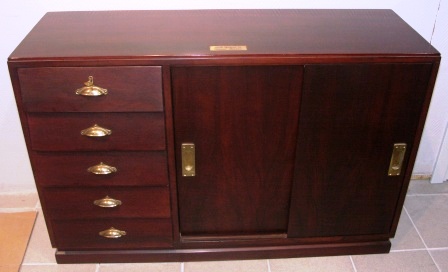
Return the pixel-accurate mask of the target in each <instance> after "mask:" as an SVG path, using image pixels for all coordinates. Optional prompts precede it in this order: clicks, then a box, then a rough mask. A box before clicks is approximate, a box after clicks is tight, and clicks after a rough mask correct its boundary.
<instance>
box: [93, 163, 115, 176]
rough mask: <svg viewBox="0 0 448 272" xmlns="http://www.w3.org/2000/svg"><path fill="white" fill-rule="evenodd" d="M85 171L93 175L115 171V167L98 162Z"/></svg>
mask: <svg viewBox="0 0 448 272" xmlns="http://www.w3.org/2000/svg"><path fill="white" fill-rule="evenodd" d="M87 171H88V172H90V173H92V174H95V175H109V174H112V173H115V172H117V168H115V167H113V166H110V165H107V164H104V163H102V162H100V164H97V165H94V166H91V167H89V168H87Z"/></svg>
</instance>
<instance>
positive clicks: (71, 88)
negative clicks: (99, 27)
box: [18, 66, 163, 112]
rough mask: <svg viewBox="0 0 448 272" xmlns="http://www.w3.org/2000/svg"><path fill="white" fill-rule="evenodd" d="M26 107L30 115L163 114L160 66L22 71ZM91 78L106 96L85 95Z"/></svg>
mask: <svg viewBox="0 0 448 272" xmlns="http://www.w3.org/2000/svg"><path fill="white" fill-rule="evenodd" d="M18 73H19V79H20V86H21V92H22V99H23V105H24V108H25V110H26V111H29V112H103V111H107V112H141V111H162V110H163V96H162V73H161V67H159V66H149V67H145V66H137V67H44V68H22V69H19V71H18ZM89 76H92V77H93V84H94V85H95V86H98V87H101V88H104V89H107V95H101V96H83V95H77V94H76V90H78V89H80V88H82V87H85V84H84V83H85V82H87V81H88V78H89Z"/></svg>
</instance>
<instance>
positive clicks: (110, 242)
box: [51, 219, 173, 250]
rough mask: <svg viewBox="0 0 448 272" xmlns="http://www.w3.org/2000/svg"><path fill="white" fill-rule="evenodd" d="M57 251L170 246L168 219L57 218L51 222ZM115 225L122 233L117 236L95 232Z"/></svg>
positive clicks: (169, 222) (170, 228) (170, 230)
mask: <svg viewBox="0 0 448 272" xmlns="http://www.w3.org/2000/svg"><path fill="white" fill-rule="evenodd" d="M51 224H52V227H53V231H54V237H55V246H56V247H57V248H58V249H59V250H83V249H145V248H169V247H172V240H173V238H172V227H171V221H170V220H169V219H108V220H105V219H103V220H88V221H87V220H80V221H71V220H58V221H52V222H51ZM111 227H113V228H115V229H118V230H122V231H125V232H126V235H123V236H121V237H119V238H105V237H102V236H100V235H99V232H101V231H104V230H108V229H109V228H111Z"/></svg>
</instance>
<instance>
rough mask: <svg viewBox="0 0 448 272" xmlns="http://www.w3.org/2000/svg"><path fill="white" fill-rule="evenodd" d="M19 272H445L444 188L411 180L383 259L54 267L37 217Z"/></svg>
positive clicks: (16, 206)
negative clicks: (398, 222) (390, 243)
mask: <svg viewBox="0 0 448 272" xmlns="http://www.w3.org/2000/svg"><path fill="white" fill-rule="evenodd" d="M24 210H37V211H39V212H40V207H39V203H38V199H37V196H36V195H35V194H28V195H0V212H2V211H24ZM21 271H22V272H29V271H32V272H40V271H45V272H52V271H58V272H72V271H74V272H115V271H120V272H121V271H128V272H133V271H136V272H140V271H145V272H146V271H151V272H152V271H154V272H193V271H195V272H201V271H207V272H220V271H225V272H233V271H242V272H255V271H256V272H290V271H332V272H337V271H354V272H363V271H381V272H387V271H393V272H396V271H406V272H407V271H419V272H421V271H448V183H446V182H445V183H444V184H429V183H428V182H427V181H412V183H411V186H410V188H409V192H408V196H407V198H406V202H405V208H404V210H403V213H402V215H401V219H400V224H399V226H398V231H397V235H396V237H395V238H394V239H393V240H392V251H391V253H389V254H379V255H356V256H339V257H320V258H297V259H276V260H251V261H228V262H188V263H153V264H150V263H146V264H83V265H76V264H75V265H57V264H56V262H55V259H54V249H52V248H51V246H50V241H49V239H48V235H47V233H46V229H45V223H44V221H43V218H42V215H41V214H39V216H38V218H37V221H36V224H35V226H34V231H33V234H32V236H31V240H30V243H29V245H28V249H27V252H26V255H25V259H24V261H23V264H22V267H21Z"/></svg>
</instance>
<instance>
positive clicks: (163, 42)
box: [10, 10, 439, 60]
mask: <svg viewBox="0 0 448 272" xmlns="http://www.w3.org/2000/svg"><path fill="white" fill-rule="evenodd" d="M212 46H217V47H214V48H212ZM279 54H282V56H283V57H285V56H286V57H288V56H289V57H294V56H310V55H311V56H312V55H315V54H326V55H338V56H344V55H351V56H353V55H360V56H363V55H366V54H368V55H374V56H378V55H383V56H389V55H395V56H396V55H399V56H409V55H418V56H439V53H438V52H437V50H436V49H434V48H433V47H432V46H431V45H429V44H428V43H427V42H426V41H425V40H424V39H423V38H422V37H421V36H420V35H419V34H418V33H417V32H415V31H414V30H413V29H412V28H411V27H409V26H408V25H407V24H406V23H405V22H404V21H403V20H402V19H401V18H400V17H399V16H397V15H396V14H395V13H394V12H393V11H391V10H189V11H186V10H185V11H95V12H50V13H47V14H46V15H45V16H44V18H43V19H42V20H41V21H40V22H39V23H38V24H37V25H36V27H35V28H34V29H33V30H32V31H31V32H30V33H29V34H28V36H27V37H26V38H25V40H24V41H23V42H22V43H21V44H20V45H19V46H18V47H17V49H16V50H15V51H14V52H13V53H12V54H11V56H10V60H31V59H39V60H67V59H73V60H84V59H89V58H108V59H110V58H117V59H126V58H132V59H160V58H162V59H163V58H168V57H170V58H181V57H195V58H198V57H200V56H205V57H215V58H220V57H222V56H227V57H229V56H247V55H248V56H255V55H257V56H266V57H269V56H278V55H279Z"/></svg>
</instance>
